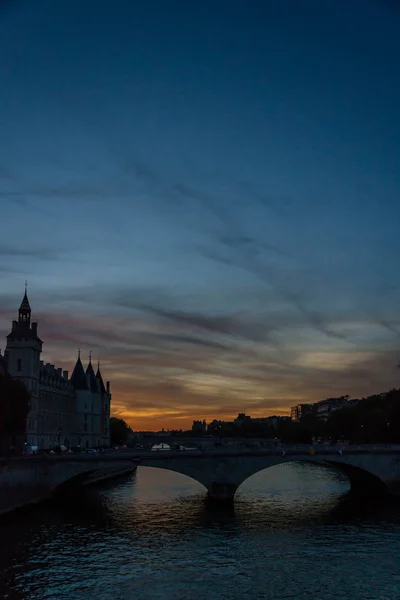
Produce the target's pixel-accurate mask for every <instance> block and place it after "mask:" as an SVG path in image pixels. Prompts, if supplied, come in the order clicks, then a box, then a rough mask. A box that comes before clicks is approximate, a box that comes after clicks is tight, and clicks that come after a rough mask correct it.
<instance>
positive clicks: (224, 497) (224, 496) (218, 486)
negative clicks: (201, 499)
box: [207, 481, 238, 503]
mask: <svg viewBox="0 0 400 600" xmlns="http://www.w3.org/2000/svg"><path fill="white" fill-rule="evenodd" d="M207 489H208V497H209V499H210V500H212V501H213V502H227V503H230V502H233V498H234V496H235V492H236V490H237V489H238V486H237V485H236V484H235V483H218V482H216V481H213V482H212V483H211V484H210V485H208V486H207Z"/></svg>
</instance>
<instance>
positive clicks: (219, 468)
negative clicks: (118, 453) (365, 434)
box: [136, 446, 400, 500]
mask: <svg viewBox="0 0 400 600" xmlns="http://www.w3.org/2000/svg"><path fill="white" fill-rule="evenodd" d="M136 456H137V459H136V461H137V464H139V465H142V466H147V467H156V468H159V469H169V470H171V471H177V472H178V473H182V474H184V475H187V476H188V477H191V478H192V479H195V480H196V481H199V482H200V483H201V484H203V486H204V487H205V488H206V489H207V490H208V495H209V497H211V498H213V499H215V500H232V499H233V497H234V495H235V492H236V490H237V488H238V487H239V485H240V484H242V483H243V482H244V481H245V480H246V479H248V478H249V477H251V476H252V475H254V474H255V473H258V472H259V471H262V470H264V469H268V468H269V467H273V466H275V465H279V464H283V463H287V462H298V461H302V462H309V463H314V464H318V465H321V466H325V467H328V468H331V469H336V470H338V471H341V472H342V473H344V474H345V475H346V476H347V478H348V479H349V481H350V484H351V488H352V489H353V490H354V491H359V492H361V493H364V494H367V495H372V494H377V493H382V492H386V493H392V494H400V448H388V447H384V448H379V447H376V446H375V447H372V448H363V449H358V448H354V449H351V448H348V449H343V448H342V449H337V448H334V447H324V448H322V449H320V450H316V449H314V448H307V449H305V448H300V449H295V448H294V449H289V448H287V449H279V450H250V451H243V450H241V451H235V450H231V451H207V452H204V453H202V452H191V451H187V452H174V451H157V452H155V451H153V452H143V453H141V454H137V455H136Z"/></svg>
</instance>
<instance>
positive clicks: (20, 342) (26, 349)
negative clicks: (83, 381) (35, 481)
mask: <svg viewBox="0 0 400 600" xmlns="http://www.w3.org/2000/svg"><path fill="white" fill-rule="evenodd" d="M41 352H42V340H41V339H40V338H39V336H38V333H37V323H35V322H33V323H31V307H30V304H29V300H28V292H27V285H26V284H25V294H24V297H23V299H22V302H21V305H20V307H19V310H18V321H13V322H12V327H11V333H9V334H8V336H7V346H6V350H5V357H6V360H7V370H8V372H9V374H10V375H11V376H12V377H14V378H15V379H19V380H21V381H23V383H24V384H25V387H26V388H27V390H28V391H29V392H30V394H31V410H30V412H29V414H28V420H27V427H26V438H27V439H26V441H27V442H28V443H30V444H32V445H33V446H37V445H38V411H39V370H40V353H41Z"/></svg>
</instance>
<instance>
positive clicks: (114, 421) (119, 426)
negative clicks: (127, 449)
mask: <svg viewBox="0 0 400 600" xmlns="http://www.w3.org/2000/svg"><path fill="white" fill-rule="evenodd" d="M129 432H130V427H129V426H128V425H127V423H126V422H125V421H124V420H123V419H118V418H117V417H111V419H110V441H111V445H114V444H125V442H126V441H127V439H128V435H129Z"/></svg>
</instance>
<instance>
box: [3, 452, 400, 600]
mask: <svg viewBox="0 0 400 600" xmlns="http://www.w3.org/2000/svg"><path fill="white" fill-rule="evenodd" d="M347 490H348V485H347V482H346V481H345V480H342V479H340V478H339V476H337V475H336V474H334V473H331V472H329V471H326V470H324V469H320V468H318V467H312V466H308V465H299V464H297V465H290V464H289V465H281V466H279V467H274V468H271V469H269V470H268V471H264V472H262V473H259V474H258V475H256V476H254V477H252V478H251V479H249V480H248V481H247V482H246V483H245V484H243V486H242V487H241V488H240V489H239V490H238V493H237V497H236V501H235V507H234V510H233V511H230V510H226V509H225V510H215V509H212V508H210V507H209V506H207V504H206V503H205V502H204V490H203V488H202V487H201V486H200V484H197V483H196V482H194V481H192V480H190V479H188V478H185V477H183V476H181V475H178V474H175V473H169V472H167V471H160V470H156V469H148V468H139V469H138V471H137V473H136V474H135V475H134V476H133V477H130V478H129V480H124V481H122V482H117V483H113V484H112V485H108V486H107V487H103V488H100V489H97V490H94V489H92V490H90V491H89V490H86V491H85V492H84V493H83V494H82V496H81V497H80V498H78V499H74V500H67V501H65V502H63V503H62V504H57V505H51V506H48V505H47V506H42V507H37V508H36V509H34V510H33V511H30V512H29V513H24V514H23V515H19V516H18V518H16V517H13V518H12V519H10V518H8V519H7V520H5V521H2V522H0V598H2V599H3V598H4V599H11V600H19V599H21V600H22V599H23V600H33V599H35V600H50V599H57V600H64V599H65V600H80V599H82V600H83V599H85V600H88V599H92V598H93V599H96V600H126V599H135V600H147V599H148V600H158V599H163V600H164V599H168V600H169V599H171V600H172V599H173V600H189V599H190V600H197V599H198V600H208V599H209V600H214V599H215V600H216V599H229V600H234V599H238V600H239V599H240V600H241V599H247V598H249V599H262V598H266V599H271V600H285V599H291V600H303V599H304V600H314V599H318V600H320V599H321V600H330V599H333V600H342V599H346V600H367V599H368V600H399V599H400V505H399V504H395V505H393V504H391V505H388V504H385V505H384V506H382V505H381V506H367V505H365V504H360V502H357V501H354V500H353V501H351V500H349V499H348V498H347V497H346V492H347Z"/></svg>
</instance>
